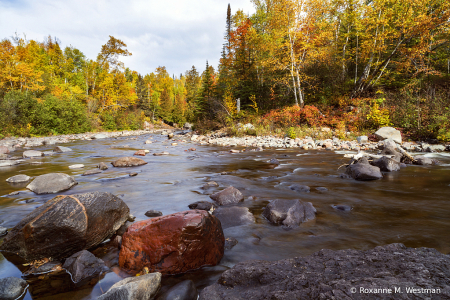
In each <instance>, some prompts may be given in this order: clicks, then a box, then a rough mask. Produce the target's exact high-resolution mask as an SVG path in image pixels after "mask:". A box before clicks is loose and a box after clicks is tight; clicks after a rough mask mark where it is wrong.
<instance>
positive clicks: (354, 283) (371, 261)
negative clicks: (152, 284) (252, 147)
mask: <svg viewBox="0 0 450 300" xmlns="http://www.w3.org/2000/svg"><path fill="white" fill-rule="evenodd" d="M448 274H450V257H449V256H448V255H445V254H442V253H439V252H438V251H437V250H435V249H430V248H406V247H405V246H404V245H403V244H391V245H386V246H379V247H376V248H374V249H372V250H368V251H360V250H338V251H332V250H327V249H324V250H320V251H318V252H316V253H314V254H312V255H310V256H307V257H297V258H292V259H284V260H280V261H274V262H268V261H248V262H242V263H238V264H236V265H235V266H234V267H233V268H231V269H229V270H227V271H225V272H224V273H222V275H221V277H220V279H219V280H218V282H217V283H215V284H213V285H211V286H209V287H207V288H205V289H204V290H203V291H202V292H201V294H200V298H199V299H200V300H218V299H280V300H288V299H398V298H402V297H401V295H402V294H400V293H397V294H394V293H393V294H391V295H390V294H385V293H371V294H370V295H369V294H363V293H361V291H360V288H367V289H386V288H391V289H394V287H395V288H399V289H400V291H401V292H402V293H403V295H406V296H405V297H403V299H411V297H412V298H419V297H422V296H423V297H422V298H423V299H426V298H427V299H428V298H430V299H444V298H445V299H446V298H449V297H450V277H449V276H448ZM411 287H414V288H418V289H420V288H427V289H428V288H430V289H435V292H436V289H439V291H440V294H434V295H433V294H431V293H423V294H422V293H421V294H415V295H420V296H412V295H413V294H410V295H408V294H406V293H407V288H411ZM353 288H356V291H355V292H356V293H355V294H353V293H352V291H353ZM434 296H436V297H434Z"/></svg>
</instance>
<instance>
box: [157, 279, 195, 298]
mask: <svg viewBox="0 0 450 300" xmlns="http://www.w3.org/2000/svg"><path fill="white" fill-rule="evenodd" d="M197 298H198V292H197V288H196V287H195V284H194V282H193V281H192V280H185V281H182V282H180V283H177V284H176V285H174V286H173V287H171V288H170V289H169V290H168V291H167V292H165V293H164V294H163V295H161V296H159V297H158V299H157V300H197Z"/></svg>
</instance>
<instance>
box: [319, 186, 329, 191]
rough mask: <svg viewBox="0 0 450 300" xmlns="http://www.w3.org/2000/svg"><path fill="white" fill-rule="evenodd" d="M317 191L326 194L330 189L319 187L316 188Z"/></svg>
mask: <svg viewBox="0 0 450 300" xmlns="http://www.w3.org/2000/svg"><path fill="white" fill-rule="evenodd" d="M316 191H318V192H321V193H325V192H327V191H328V189H327V188H326V187H323V186H319V187H316Z"/></svg>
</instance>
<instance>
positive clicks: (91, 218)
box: [0, 192, 130, 261]
mask: <svg viewBox="0 0 450 300" xmlns="http://www.w3.org/2000/svg"><path fill="white" fill-rule="evenodd" d="M129 214H130V210H129V208H128V206H127V205H126V204H125V203H124V202H123V201H122V200H121V199H120V198H118V197H116V196H114V195H113V194H111V193H106V192H94V193H85V194H75V195H66V196H63V195H61V196H57V197H55V198H53V199H51V200H49V201H47V202H46V203H44V204H43V205H42V206H40V207H38V208H36V209H35V210H33V211H32V212H31V213H30V214H28V215H27V216H26V217H25V218H23V219H22V220H21V221H20V222H19V224H17V225H16V226H15V227H14V228H13V229H11V231H10V232H9V233H8V235H7V236H6V237H5V239H4V241H3V244H2V245H1V246H0V251H2V252H4V253H5V254H6V253H15V254H17V255H19V256H20V257H22V258H23V259H24V260H25V261H32V260H36V259H42V258H45V257H52V258H56V259H59V258H66V257H68V256H70V255H72V254H74V253H76V252H78V251H81V250H84V249H89V248H91V247H93V246H96V245H98V244H100V243H101V242H103V241H104V240H105V239H106V238H108V237H110V236H111V235H112V234H113V233H114V232H116V230H117V229H119V228H120V226H122V224H124V223H125V221H126V220H127V219H128V215H129Z"/></svg>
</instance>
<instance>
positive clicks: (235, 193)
mask: <svg viewBox="0 0 450 300" xmlns="http://www.w3.org/2000/svg"><path fill="white" fill-rule="evenodd" d="M209 197H210V198H211V199H213V200H214V201H215V202H217V204H219V205H229V204H236V203H239V202H241V201H244V195H242V193H241V192H240V191H239V190H238V189H237V188H235V187H233V186H229V187H227V188H226V189H224V190H223V191H220V192H218V193H215V194H212V195H211V196H209Z"/></svg>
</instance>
